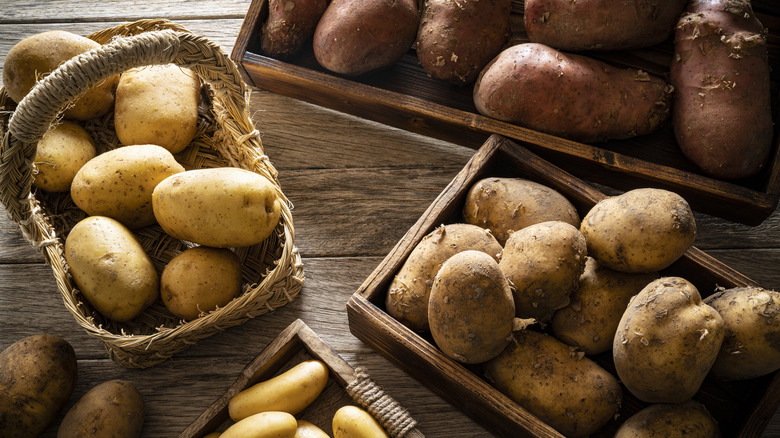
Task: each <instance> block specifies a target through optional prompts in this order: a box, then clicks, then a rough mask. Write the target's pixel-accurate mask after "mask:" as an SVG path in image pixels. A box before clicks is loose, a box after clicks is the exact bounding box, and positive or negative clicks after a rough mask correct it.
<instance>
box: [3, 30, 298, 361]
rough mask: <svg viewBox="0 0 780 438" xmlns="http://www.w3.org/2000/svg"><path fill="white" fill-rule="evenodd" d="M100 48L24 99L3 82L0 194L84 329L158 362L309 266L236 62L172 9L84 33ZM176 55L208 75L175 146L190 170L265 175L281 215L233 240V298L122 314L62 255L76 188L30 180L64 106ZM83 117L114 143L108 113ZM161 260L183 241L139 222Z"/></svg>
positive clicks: (103, 142)
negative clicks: (250, 242)
mask: <svg viewBox="0 0 780 438" xmlns="http://www.w3.org/2000/svg"><path fill="white" fill-rule="evenodd" d="M88 37H89V38H91V39H93V40H95V41H97V42H99V43H100V44H102V46H101V47H99V48H97V49H95V50H92V51H90V52H87V53H84V54H82V55H79V56H77V57H74V58H73V59H71V60H69V61H68V62H66V63H65V64H63V65H62V66H60V68H58V69H57V70H56V71H54V72H52V73H51V74H50V75H48V76H47V77H46V78H45V79H44V80H42V81H40V82H39V83H38V84H37V85H36V87H35V88H34V89H33V90H32V91H31V92H30V94H28V96H27V97H25V99H23V100H22V102H20V103H19V105H18V106H17V105H16V104H15V103H14V102H12V101H11V99H9V98H8V96H7V94H6V92H5V90H4V89H3V88H0V134H2V138H3V143H2V150H1V151H0V152H2V156H1V157H0V200H2V203H3V205H4V206H5V208H6V210H7V212H8V214H9V216H10V217H11V219H12V220H13V221H14V222H16V223H18V224H19V227H20V229H21V231H22V233H23V235H24V237H25V239H26V240H27V241H28V242H30V244H32V245H33V246H34V247H35V248H36V249H38V250H40V251H41V253H42V254H43V255H44V257H45V259H46V262H47V263H48V264H49V265H51V267H52V271H53V273H54V277H55V280H56V283H57V286H58V289H59V291H60V293H61V295H62V299H63V300H64V302H65V305H66V307H67V308H68V310H69V311H70V312H71V313H72V314H73V316H74V317H75V319H76V321H77V322H78V324H79V325H81V326H82V327H83V328H84V329H85V330H86V331H87V333H89V334H90V335H92V336H95V337H97V338H99V339H100V340H102V341H103V344H104V346H105V348H106V350H107V351H108V353H109V356H110V357H111V358H112V359H113V360H114V361H116V362H117V363H119V364H121V365H123V366H125V367H128V368H146V367H149V366H152V365H155V364H157V363H160V362H162V361H164V360H166V359H167V358H169V357H171V356H172V355H173V354H175V353H177V352H180V351H182V350H184V349H186V348H187V347H188V346H190V345H193V344H194V343H196V342H197V341H199V340H201V339H203V338H206V337H208V336H211V335H213V334H216V333H218V332H219V331H222V330H224V329H226V328H228V327H232V326H235V325H237V324H241V323H242V322H244V321H246V320H247V319H249V318H253V317H255V316H258V315H262V314H265V313H267V312H269V311H272V310H274V309H276V308H278V307H280V306H283V305H285V304H287V303H289V302H290V301H292V300H293V299H295V297H296V296H297V295H298V293H299V292H300V290H301V286H302V284H303V278H304V277H303V265H302V262H301V258H300V255H299V254H298V250H297V248H295V246H294V237H295V233H294V230H293V221H292V215H291V212H290V209H291V207H292V206H291V205H290V203H289V201H288V200H287V198H286V197H285V196H284V194H283V193H282V190H281V187H280V186H279V182H278V180H277V172H276V169H274V167H273V165H272V164H271V163H270V161H269V159H268V157H267V156H266V155H265V154H264V151H263V147H262V143H261V141H260V138H259V134H258V132H257V131H256V130H255V128H254V126H253V123H252V121H251V119H250V117H249V115H248V111H247V104H248V99H247V97H248V94H247V90H246V88H245V85H244V82H243V79H242V78H241V75H240V73H239V72H238V70H237V68H236V66H235V64H234V63H233V62H232V60H230V59H229V58H228V57H227V55H226V54H225V53H223V52H222V50H221V49H220V48H219V47H218V46H216V45H215V44H214V43H212V42H211V41H208V40H207V39H205V38H203V37H200V36H197V35H194V34H192V33H191V32H189V31H187V30H186V29H185V28H183V27H182V26H180V25H177V24H175V23H173V22H170V21H167V20H142V21H137V22H134V23H128V24H123V25H120V26H117V27H113V28H110V29H106V30H103V31H100V32H96V33H94V34H91V35H89V36H88ZM166 63H175V64H178V65H180V66H183V67H188V68H190V69H192V70H193V71H195V72H196V73H197V74H198V75H199V76H200V78H201V79H202V82H203V84H204V85H203V88H202V89H203V91H202V97H203V98H202V99H201V100H202V104H201V111H200V117H199V127H198V129H199V130H198V134H197V136H196V138H195V140H194V141H193V143H192V145H190V146H189V147H188V148H187V149H185V150H184V151H182V152H180V153H178V154H176V158H177V160H178V161H179V162H180V163H181V164H182V165H183V166H184V167H185V169H194V168H207V167H224V166H234V167H241V168H244V169H248V170H251V171H254V172H256V173H258V174H261V175H263V176H265V177H267V178H268V179H269V180H270V181H271V182H272V183H273V184H274V186H275V187H276V189H277V191H278V193H279V195H280V196H281V199H282V200H283V202H282V204H283V205H282V213H281V219H280V222H279V225H278V227H277V228H276V230H275V232H274V233H272V235H271V236H270V237H269V238H268V239H266V240H265V241H264V242H262V243H260V244H257V245H254V246H251V247H245V248H236V253H237V254H238V256H239V258H240V259H241V261H242V265H243V272H242V275H243V281H244V286H243V291H242V294H241V295H240V296H238V297H237V298H235V299H234V300H233V301H231V302H230V303H229V304H227V305H226V306H224V307H222V308H219V309H217V310H215V311H213V312H210V313H208V314H206V315H203V316H201V317H200V318H198V319H195V320H193V321H190V322H183V321H181V320H179V319H178V318H176V317H175V316H174V315H173V314H171V313H170V312H169V311H168V310H167V309H166V308H165V306H164V305H162V304H161V302H159V301H158V303H157V304H155V305H153V306H152V307H150V308H149V309H148V310H146V311H145V312H144V313H143V314H142V315H140V316H139V317H137V318H135V319H134V320H133V321H131V322H129V323H124V324H119V323H116V322H114V321H111V320H109V319H106V318H105V317H103V316H102V315H100V314H99V313H98V312H96V311H95V310H94V309H93V308H92V306H90V305H89V303H88V302H86V301H85V300H83V299H82V298H83V297H82V295H81V293H80V292H79V291H78V290H77V289H76V288H75V286H74V283H73V281H72V278H71V276H70V274H69V273H68V267H67V264H66V262H65V258H64V256H63V243H64V237H65V236H67V234H68V232H69V230H70V228H71V227H72V226H73V225H75V224H76V223H77V222H78V221H79V220H80V219H82V218H84V217H85V216H86V215H85V213H84V212H82V211H81V210H79V209H78V208H77V207H76V206H75V204H74V203H73V202H72V200H71V199H70V195H69V194H67V193H65V194H51V193H46V192H44V191H37V190H34V189H33V186H32V179H33V170H32V165H31V163H32V160H33V158H34V156H35V151H36V145H37V142H38V140H39V139H40V138H41V137H42V136H43V134H44V133H45V132H46V131H47V130H48V129H49V128H50V127H51V126H52V125H53V124H54V123H57V118H58V115H59V113H60V111H61V110H62V109H63V108H64V107H65V106H66V105H68V104H69V103H70V102H72V101H73V100H74V98H75V97H77V96H78V95H79V94H80V93H81V92H83V91H84V90H86V89H87V88H89V87H90V86H91V85H93V84H96V83H98V82H99V81H101V80H103V79H104V78H106V77H109V76H111V75H114V74H116V73H120V72H122V71H124V70H126V69H128V68H131V67H140V66H144V65H153V64H166ZM86 125H87V126H85V127H86V128H87V130H88V131H90V132H91V133H92V135H93V138H94V139H95V141H96V143H97V146H98V150H99V151H105V150H109V149H113V148H116V147H117V146H119V142H118V140H117V139H116V135H115V133H114V131H113V114H109V115H107V116H106V117H104V118H102V119H100V120H92V121H89V122H88V123H87V124H86ZM135 235H136V237H137V238H138V240H139V241H140V242H141V244H142V245H143V247H144V248H145V250H146V251H147V253H148V254H149V256H150V257H151V258H152V260H153V262H154V264H155V266H156V268H157V269H158V272H159V271H162V268H163V267H164V266H165V264H167V262H168V261H170V259H171V258H172V257H173V256H175V255H176V254H178V253H179V252H181V251H182V250H183V249H186V247H188V243H187V242H182V241H179V240H177V239H173V238H171V237H169V236H168V235H166V234H165V233H164V232H163V231H162V229H161V228H160V227H159V226H157V225H155V226H150V227H146V228H143V229H140V230H136V231H135Z"/></svg>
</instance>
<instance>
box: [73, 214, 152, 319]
mask: <svg viewBox="0 0 780 438" xmlns="http://www.w3.org/2000/svg"><path fill="white" fill-rule="evenodd" d="M65 260H66V261H67V262H68V267H69V271H70V274H71V275H72V276H73V281H74V282H75V283H76V287H77V288H78V290H79V291H80V292H81V294H82V295H84V298H86V299H87V301H88V302H89V303H90V304H92V306H94V307H95V309H96V310H97V311H98V312H100V313H101V314H102V315H103V316H105V317H106V318H110V319H113V320H114V321H117V322H127V321H130V320H131V319H133V318H135V317H136V316H138V315H139V314H141V312H143V311H144V310H146V308H147V307H149V306H151V305H152V304H154V303H155V301H157V299H158V298H159V296H160V278H159V275H158V274H157V271H156V270H155V268H154V265H153V264H152V260H151V259H150V258H149V256H148V255H147V254H146V252H144V248H143V247H142V246H141V244H140V243H139V242H138V240H137V239H136V238H135V236H134V235H133V234H132V232H130V230H128V229H127V227H125V226H124V225H122V224H121V223H120V222H118V221H116V220H114V219H111V218H109V217H105V216H89V217H87V218H85V219H82V220H81V221H79V222H78V223H77V224H76V225H75V226H73V228H72V229H71V230H70V233H68V237H67V238H66V239H65Z"/></svg>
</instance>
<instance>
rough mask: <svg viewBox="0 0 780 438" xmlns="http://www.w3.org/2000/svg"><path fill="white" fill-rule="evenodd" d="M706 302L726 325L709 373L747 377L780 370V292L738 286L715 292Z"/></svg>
mask: <svg viewBox="0 0 780 438" xmlns="http://www.w3.org/2000/svg"><path fill="white" fill-rule="evenodd" d="M704 302H705V303H706V304H708V305H710V306H712V307H713V308H714V309H715V310H717V311H718V313H719V314H720V316H721V317H723V322H724V324H725V327H726V334H725V337H724V338H723V344H722V345H721V347H720V351H719V352H718V357H717V359H715V364H713V365H712V369H710V376H712V377H714V378H717V379H721V380H744V379H752V378H754V377H759V376H763V375H765V374H769V373H771V372H774V371H777V370H778V369H780V293H778V292H776V291H773V290H765V289H762V288H759V287H739V288H732V289H726V290H722V291H719V292H716V293H715V294H713V295H710V296H709V297H707V298H705V299H704Z"/></svg>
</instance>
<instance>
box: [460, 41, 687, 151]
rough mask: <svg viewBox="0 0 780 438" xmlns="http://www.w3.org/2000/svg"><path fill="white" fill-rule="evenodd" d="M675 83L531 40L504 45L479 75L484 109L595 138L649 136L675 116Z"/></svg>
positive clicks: (477, 91) (479, 102)
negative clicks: (670, 111)
mask: <svg viewBox="0 0 780 438" xmlns="http://www.w3.org/2000/svg"><path fill="white" fill-rule="evenodd" d="M671 92H672V90H671V87H669V86H668V84H666V82H665V81H664V80H662V79H660V78H656V77H652V76H650V75H648V74H647V73H645V72H642V71H636V70H631V69H619V68H616V67H612V66H610V65H607V64H606V63H604V62H601V61H597V60H595V59H592V58H588V57H586V56H582V55H576V54H564V53H561V52H558V51H557V50H555V49H552V48H550V47H548V46H545V45H542V44H537V43H524V44H517V45H515V46H512V47H509V48H507V49H504V50H503V51H502V52H501V53H499V54H498V56H496V57H495V58H494V59H493V60H492V61H490V63H489V64H488V65H487V66H485V68H484V69H483V70H482V72H481V73H480V75H479V77H478V78H477V82H476V83H475V85H474V104H475V105H476V108H477V110H478V111H479V113H480V114H482V115H485V116H488V117H492V118H495V119H498V120H502V121H505V122H510V123H516V124H518V125H521V126H524V127H527V128H530V129H534V130H537V131H541V132H544V133H548V134H552V135H556V136H559V137H564V138H567V139H570V140H575V141H580V142H585V143H593V142H599V141H605V140H609V139H624V138H630V137H635V136H638V135H644V134H649V133H651V132H653V131H655V130H656V129H658V128H659V127H660V126H661V125H662V124H663V123H664V122H665V121H666V120H667V119H668V117H669V108H670V107H671V95H672V93H671Z"/></svg>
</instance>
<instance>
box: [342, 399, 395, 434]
mask: <svg viewBox="0 0 780 438" xmlns="http://www.w3.org/2000/svg"><path fill="white" fill-rule="evenodd" d="M387 436H388V435H387V432H385V430H384V429H382V426H381V425H380V424H379V422H378V421H376V419H374V417H372V416H371V414H369V413H368V412H366V411H365V410H363V409H361V408H359V407H357V406H352V405H347V406H342V407H341V408H339V410H337V411H336V413H335V414H333V438H387Z"/></svg>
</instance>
